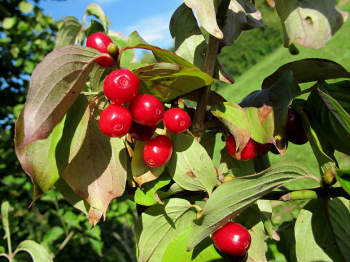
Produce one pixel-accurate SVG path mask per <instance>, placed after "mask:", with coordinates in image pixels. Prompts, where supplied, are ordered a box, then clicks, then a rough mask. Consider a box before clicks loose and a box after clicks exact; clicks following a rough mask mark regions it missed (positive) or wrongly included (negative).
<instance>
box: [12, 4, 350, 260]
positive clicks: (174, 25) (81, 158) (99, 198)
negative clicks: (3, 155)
mask: <svg viewBox="0 0 350 262" xmlns="http://www.w3.org/2000/svg"><path fill="white" fill-rule="evenodd" d="M326 2H327V3H326ZM268 3H269V5H271V6H275V8H276V10H277V14H278V16H279V18H280V19H281V22H282V27H283V33H284V45H285V47H287V48H288V49H289V51H290V52H291V53H293V54H294V53H296V52H297V47H296V44H301V45H304V46H306V47H313V48H319V47H323V46H324V45H325V44H326V42H327V41H328V40H329V39H330V37H332V35H334V34H335V33H336V31H337V30H338V29H339V28H340V27H341V26H342V24H343V23H344V22H345V20H346V18H347V13H345V12H342V11H340V10H339V9H338V8H336V7H335V1H326V0H324V1H313V0H305V1H298V2H288V3H287V2H285V1H283V0H276V1H268ZM310 6H311V7H312V8H307V7H310ZM323 13H325V14H327V15H326V16H324V15H322V14H323ZM86 15H93V16H95V17H96V18H97V19H98V21H94V22H92V23H91V25H90V26H89V27H88V28H84V27H82V24H81V23H79V22H78V21H77V20H76V18H72V17H68V18H66V19H65V20H64V21H63V25H62V26H61V28H60V31H59V32H58V34H57V42H56V46H55V49H54V50H53V51H52V52H51V53H50V54H48V55H46V56H45V57H44V59H43V60H42V62H41V63H40V64H39V65H38V66H37V67H36V68H35V70H34V71H33V74H32V77H31V81H30V87H29V92H28V96H27V99H26V103H25V106H24V108H23V110H22V111H21V112H20V114H19V117H18V120H17V123H16V134H15V150H16V154H17V157H18V159H19V161H20V163H21V165H22V167H23V169H24V170H25V172H26V173H27V174H28V175H29V176H30V177H31V179H32V182H33V185H34V195H33V201H35V200H36V199H37V198H38V197H39V196H40V195H42V194H43V193H46V194H50V192H52V191H51V188H52V187H55V188H56V189H57V190H58V191H59V192H60V193H61V194H62V196H63V197H64V198H65V199H66V200H67V201H68V202H70V203H71V204H72V205H73V206H74V207H76V208H77V209H79V210H81V211H82V212H83V213H85V215H86V217H87V219H88V221H89V222H90V224H91V225H92V226H94V227H95V229H96V228H99V225H97V223H98V222H99V220H100V219H101V218H102V217H103V218H104V219H107V220H108V219H109V217H108V213H107V208H108V206H109V205H112V206H113V202H111V201H112V200H113V199H114V198H116V197H121V199H123V197H125V194H123V192H126V195H127V196H128V197H129V198H130V199H131V200H133V201H134V202H136V203H138V207H139V211H140V212H139V216H138V218H137V220H136V222H135V228H134V235H135V241H136V249H137V252H136V253H137V259H138V261H160V260H161V261H203V260H218V259H220V260H221V261H229V260H230V259H231V258H229V257H228V256H227V255H225V254H223V253H221V252H220V251H219V250H217V249H216V248H215V247H214V245H213V244H212V241H211V239H210V235H211V234H212V233H213V232H214V231H215V230H217V229H218V228H219V227H221V226H222V225H224V224H225V223H227V222H228V221H230V220H235V221H237V222H239V223H241V224H243V225H244V226H245V227H247V229H248V230H249V231H250V234H251V236H252V244H251V248H250V250H249V251H248V255H247V257H246V258H245V259H244V260H247V261H267V256H269V253H268V254H266V252H265V248H266V244H268V245H269V247H270V251H271V250H272V249H273V245H274V242H273V240H280V239H281V244H280V245H279V246H277V248H279V251H280V254H281V255H282V254H283V255H284V256H285V257H286V258H287V259H288V260H290V261H296V260H298V261H310V260H311V259H312V260H314V259H316V260H324V259H334V260H336V261H346V259H347V257H348V252H349V251H348V250H349V248H348V246H347V244H346V243H347V242H348V238H349V235H350V232H349V230H350V227H349V224H348V221H349V219H348V218H349V215H350V214H349V209H348V201H347V200H344V198H343V197H346V198H349V195H348V192H347V191H348V190H349V180H348V170H347V169H339V166H338V162H337V159H336V157H335V154H334V152H335V151H339V152H343V153H344V154H346V155H350V152H349V148H350V146H349V143H348V142H349V137H350V117H349V106H348V105H349V103H350V102H349V96H348V95H347V93H348V92H347V90H348V87H349V83H350V82H349V80H345V81H342V82H335V83H332V84H330V83H327V82H326V81H328V80H330V79H332V80H333V79H338V78H349V72H348V71H347V70H346V69H345V68H343V67H342V66H341V65H339V64H337V63H335V62H333V61H330V60H325V59H319V58H310V59H302V60H298V61H295V62H293V63H289V64H286V65H284V66H281V67H280V68H279V69H278V70H276V71H275V72H274V73H273V74H272V75H270V76H268V77H266V78H265V80H264V83H263V85H262V89H261V90H256V91H254V92H252V93H250V94H248V93H247V94H246V96H245V98H244V99H243V100H242V102H241V103H240V104H234V103H232V102H228V101H226V100H225V98H223V97H221V96H220V95H218V94H217V93H216V92H214V91H212V90H211V85H212V83H213V82H214V79H216V80H219V81H224V82H229V83H231V82H233V79H232V77H231V76H230V74H229V73H228V72H229V71H228V70H227V69H226V68H225V67H224V66H223V65H222V64H221V63H220V61H219V60H218V57H217V55H218V52H219V51H220V50H225V46H231V45H232V43H234V42H235V41H236V39H237V38H239V36H240V34H241V33H242V32H243V31H247V30H251V29H254V28H261V27H263V26H264V24H263V22H262V16H261V13H260V12H259V11H258V10H257V9H256V8H255V6H254V5H253V3H251V2H250V1H243V0H241V1H229V0H223V1H221V2H220V3H219V2H217V1H213V0H186V1H185V2H184V3H183V4H182V5H180V6H179V8H178V9H177V10H175V12H174V15H173V17H172V20H171V23H170V31H171V34H172V36H173V37H174V40H175V53H173V52H170V51H168V50H164V49H161V48H158V47H156V46H152V45H149V44H147V43H146V42H145V41H144V40H143V39H142V37H141V36H140V35H139V34H138V33H137V32H134V33H132V34H131V35H130V36H129V37H128V38H127V39H126V40H125V39H121V38H118V37H116V36H115V35H114V34H113V32H111V31H108V26H109V21H108V18H106V16H105V15H104V13H103V11H102V10H101V9H100V8H99V7H98V6H97V5H95V4H92V5H89V6H88V8H87V10H86ZM198 23H200V24H201V26H202V27H203V28H202V30H200V29H199V27H198ZM300 24H302V25H303V26H300ZM255 30H256V29H255ZM97 31H103V32H105V33H107V34H110V35H111V36H112V37H113V40H114V41H115V43H116V44H117V45H118V46H119V53H118V56H117V57H116V58H115V59H116V63H115V65H114V67H112V68H101V67H99V66H98V65H97V64H96V60H97V59H98V58H100V57H103V56H106V57H109V54H104V53H100V52H98V51H96V50H93V49H91V48H88V47H85V46H83V45H81V44H83V42H84V38H85V37H88V36H89V35H91V34H92V33H93V32H97ZM202 31H206V32H207V33H208V34H207V35H206V34H202ZM310 39H311V41H310ZM134 49H144V50H149V51H151V52H152V54H153V56H154V58H155V60H156V63H153V64H149V65H144V64H138V63H134V60H133V51H134ZM119 67H127V68H129V69H134V73H135V75H136V76H138V78H139V79H140V83H141V88H140V90H141V93H147V94H152V95H154V96H155V97H157V98H158V99H159V100H160V101H162V102H163V103H164V105H165V107H166V108H170V107H176V106H177V107H182V108H184V109H185V110H187V111H188V112H189V114H190V115H191V116H192V126H191V128H190V130H188V131H187V132H186V133H182V134H171V133H170V132H169V131H167V130H166V129H164V128H163V126H162V125H159V126H158V127H159V129H158V130H157V132H156V135H158V134H163V135H167V136H168V137H169V138H170V139H171V141H172V143H173V154H172V156H171V158H170V160H169V161H168V163H166V164H165V165H164V166H162V167H157V168H155V169H153V168H151V167H148V166H146V165H145V163H143V162H142V158H141V153H142V147H143V146H144V143H140V142H138V141H135V140H134V139H132V138H131V137H130V136H128V135H127V136H124V137H121V138H119V137H112V138H110V137H107V136H104V135H103V134H102V133H101V132H100V131H99V129H98V120H99V115H100V113H101V111H102V110H103V109H104V108H105V107H106V106H107V105H108V104H109V101H108V100H106V99H105V97H104V95H103V81H104V79H105V77H106V76H107V75H108V74H109V73H110V72H111V70H113V69H115V68H119ZM322 72H323V73H322ZM302 83H312V84H313V86H312V87H311V88H309V89H305V90H302V89H301V87H300V84H302ZM187 101H192V103H194V104H195V105H196V106H195V107H191V106H189V105H188V103H187ZM208 105H210V107H209V108H208ZM289 108H292V109H293V110H294V111H295V112H297V114H298V115H299V116H300V118H301V120H300V121H301V122H300V124H301V127H302V128H303V130H304V131H305V132H306V135H307V138H308V141H309V144H310V146H311V148H312V150H313V152H314V156H315V158H316V159H317V167H318V169H319V171H320V175H323V174H324V173H325V172H327V174H329V175H331V176H333V177H332V178H331V179H328V180H326V179H325V176H322V178H323V180H321V179H320V178H318V177H317V176H315V174H312V173H311V172H310V169H309V168H308V167H306V166H304V165H302V164H300V163H298V162H290V161H280V162H278V163H276V164H274V165H271V164H270V161H269V155H263V156H257V157H255V158H254V159H252V160H249V161H241V160H239V159H240V154H241V152H242V150H243V149H244V147H245V145H246V144H247V143H248V141H249V140H250V139H253V140H254V141H256V142H259V143H261V144H267V143H270V144H271V145H272V147H274V148H275V149H276V150H278V152H279V153H280V154H281V155H284V154H285V153H286V151H288V144H287V143H288V138H287V136H286V132H285V131H286V122H287V111H288V109H289ZM193 110H194V111H195V113H194V114H193ZM191 111H192V113H191ZM229 134H232V135H233V136H234V137H235V139H236V141H237V143H236V156H237V159H234V158H232V157H231V156H230V155H229V153H228V152H227V151H226V150H225V149H222V150H221V151H220V152H221V159H220V164H219V166H218V168H217V169H216V167H215V165H214V162H213V161H212V157H211V156H212V152H213V151H214V150H215V149H216V150H217V147H216V146H215V144H214V143H213V142H211V143H210V142H206V139H207V137H209V138H210V137H212V138H211V140H210V141H215V137H216V136H217V137H222V138H223V139H224V140H225V139H226V137H227V136H228V135H229ZM220 149H221V148H220ZM47 174H50V176H48V175H47ZM306 179H313V180H315V181H316V182H317V184H318V186H317V187H315V188H307V187H301V188H298V189H297V190H286V189H285V187H284V185H285V184H287V183H289V182H292V181H295V180H302V181H304V180H306ZM335 179H338V180H339V183H337V184H335V185H333V180H334V181H335ZM124 190H125V191H124ZM53 192H54V193H53V194H57V193H56V192H55V191H53ZM44 196H45V194H44ZM266 200H279V201H298V200H304V201H309V202H308V203H307V204H306V205H305V206H304V207H303V209H302V210H301V211H300V213H299V214H298V216H297V219H296V222H295V223H294V222H292V223H291V224H292V225H293V226H294V230H293V231H292V232H290V231H286V232H284V231H283V230H279V232H277V231H276V230H275V229H274V227H273V223H272V222H273V219H272V215H273V212H272V206H271V203H273V202H270V201H266ZM119 203H120V202H119ZM141 209H143V210H141ZM68 210H69V208H68ZM60 211H61V210H57V216H58V217H59V218H60V219H61V220H62V217H64V216H67V217H68V218H70V217H71V216H72V217H74V219H72V220H67V217H66V218H65V219H66V220H64V221H67V222H65V223H67V225H71V226H75V227H76V228H77V229H81V226H79V225H78V224H77V221H78V219H76V215H74V213H73V212H70V211H64V210H62V211H61V212H64V215H62V213H61V214H60ZM118 211H119V210H118ZM68 221H70V224H69V223H68ZM130 222H131V223H132V222H134V221H133V217H132V219H130ZM61 223H62V222H61ZM65 223H62V225H65ZM282 225H283V224H282ZM282 225H281V226H280V228H279V229H282V228H283V227H282ZM95 229H94V230H95ZM52 230H53V229H52ZM58 230H59V229H58ZM64 231H65V233H66V239H67V238H69V236H70V234H74V233H71V231H69V228H68V227H67V229H66V230H64ZM305 232H310V233H309V234H305ZM289 234H291V235H292V236H293V237H292V242H291V246H292V247H293V248H292V250H288V248H286V244H285V241H286V238H288V236H290V235H289ZM324 234H325V235H326V237H324ZM95 237H96V238H97V241H96V240H95V241H93V240H90V244H91V246H92V248H93V249H95V251H96V250H97V251H98V252H97V253H99V254H102V247H101V243H100V242H99V240H100V239H99V237H100V235H99V234H98V233H97V236H96V235H95ZM48 238H50V237H48ZM120 239H121V238H120V237H119V240H120ZM275 247H276V246H275ZM310 248H312V251H315V252H310ZM58 250H60V248H59V249H58ZM127 253H129V252H128V251H127ZM174 254H180V256H179V255H174ZM310 255H311V256H312V257H310ZM82 256H83V255H82ZM129 257H130V258H131V257H132V255H129Z"/></svg>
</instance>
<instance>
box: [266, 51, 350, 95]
mask: <svg viewBox="0 0 350 262" xmlns="http://www.w3.org/2000/svg"><path fill="white" fill-rule="evenodd" d="M288 70H290V71H292V72H293V76H294V78H295V80H296V81H297V82H298V83H299V84H300V83H307V82H314V81H318V80H327V79H336V78H350V73H349V72H348V71H347V70H346V69H345V68H344V67H342V66H341V65H340V64H338V63H336V62H333V61H331V60H327V59H320V58H307V59H302V60H298V61H294V62H290V63H287V64H285V65H283V66H281V67H279V68H278V69H277V70H276V71H275V72H274V73H273V74H271V75H269V76H268V77H266V78H265V79H264V81H263V83H262V89H266V88H268V87H270V86H271V85H273V83H275V82H276V81H277V80H278V79H279V78H280V77H281V76H282V75H283V73H284V72H285V71H288Z"/></svg>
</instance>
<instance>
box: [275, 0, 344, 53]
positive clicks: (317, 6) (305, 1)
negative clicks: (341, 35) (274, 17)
mask: <svg viewBox="0 0 350 262" xmlns="http://www.w3.org/2000/svg"><path fill="white" fill-rule="evenodd" d="M335 4H336V2H335V1H334V0H302V1H289V0H279V1H276V10H277V13H278V15H279V17H280V18H281V22H282V28H283V34H284V46H285V47H289V46H290V45H291V44H292V43H293V42H297V43H298V44H300V45H303V46H306V47H311V48H321V47H325V46H326V42H327V41H328V40H329V39H330V38H331V37H332V36H333V35H334V34H335V33H336V32H337V31H338V29H339V28H340V27H341V26H342V25H343V23H344V22H345V21H346V19H347V16H348V13H347V12H342V11H340V10H339V9H338V8H337V7H336V6H335Z"/></svg>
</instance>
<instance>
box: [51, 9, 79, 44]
mask: <svg viewBox="0 0 350 262" xmlns="http://www.w3.org/2000/svg"><path fill="white" fill-rule="evenodd" d="M81 31H84V30H83V25H82V24H81V23H80V22H79V21H78V19H76V18H75V17H74V16H67V17H66V18H64V19H63V21H62V25H61V27H60V30H58V32H57V36H56V45H55V48H56V49H57V48H60V47H62V46H66V45H70V44H76V43H82V41H80V39H79V35H80V32H81Z"/></svg>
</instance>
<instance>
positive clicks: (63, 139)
mask: <svg viewBox="0 0 350 262" xmlns="http://www.w3.org/2000/svg"><path fill="white" fill-rule="evenodd" d="M89 116H90V110H89V107H88V103H87V100H86V98H85V96H80V97H79V98H78V99H77V101H76V102H75V103H74V105H73V106H72V107H71V109H70V110H69V111H68V113H67V115H66V117H65V118H64V120H63V121H62V122H61V123H59V124H58V125H57V126H56V127H55V128H54V130H53V132H52V133H51V134H50V135H49V137H48V138H46V139H43V140H37V141H35V142H32V143H30V144H29V145H26V146H24V147H19V145H21V144H22V141H23V139H24V137H23V114H22V113H21V114H20V116H19V119H18V120H17V123H16V136H15V145H16V147H15V149H16V154H17V157H18V160H19V162H20V163H21V165H22V168H23V169H24V171H25V172H26V173H27V174H28V175H29V176H30V177H31V179H32V181H33V183H34V197H33V200H35V199H36V198H37V197H38V196H39V195H40V194H41V193H42V192H46V191H47V190H48V189H49V188H51V186H53V185H54V184H55V183H56V181H57V180H58V179H59V176H60V174H61V172H62V171H63V169H64V168H65V167H66V166H67V165H68V163H69V162H70V161H71V160H72V159H73V158H74V157H75V156H76V154H77V152H78V151H79V149H80V147H81V145H82V142H83V140H84V137H85V134H86V130H87V125H88V121H89Z"/></svg>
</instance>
